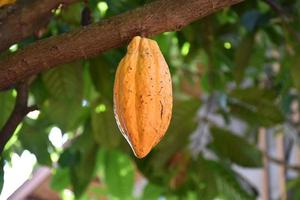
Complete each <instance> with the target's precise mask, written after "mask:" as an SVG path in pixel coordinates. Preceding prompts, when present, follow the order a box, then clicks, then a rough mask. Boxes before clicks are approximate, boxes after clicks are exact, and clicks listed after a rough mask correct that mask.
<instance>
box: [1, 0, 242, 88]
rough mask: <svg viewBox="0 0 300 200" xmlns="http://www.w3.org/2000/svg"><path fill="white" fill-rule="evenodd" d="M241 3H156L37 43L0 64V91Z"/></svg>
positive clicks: (217, 0)
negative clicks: (57, 68)
mask: <svg viewBox="0 0 300 200" xmlns="http://www.w3.org/2000/svg"><path fill="white" fill-rule="evenodd" d="M242 1H243V0H176V1H174V0H157V1H154V2H151V3H149V4H146V5H145V6H143V7H140V8H137V9H135V10H132V11H128V12H126V13H123V14H120V15H117V16H114V17H112V18H110V19H107V20H102V21H101V22H99V23H96V24H91V25H89V26H85V27H82V28H79V29H77V30H75V31H72V32H69V33H65V34H62V35H59V36H55V37H51V38H48V39H44V40H40V41H38V42H35V43H34V44H32V45H29V46H27V47H26V48H24V49H23V50H20V51H18V52H17V53H16V54H13V55H10V56H9V57H7V58H6V59H4V60H1V61H0V90H1V89H3V88H7V87H8V86H10V85H12V84H14V83H16V82H19V81H21V80H24V79H26V78H27V77H29V76H32V75H34V74H38V73H40V72H42V71H45V70H47V69H49V68H52V67H55V66H57V65H60V64H63V63H68V62H71V61H74V60H79V59H84V58H88V57H92V56H95V55H98V54H100V53H102V52H103V51H106V50H109V49H112V48H116V47H119V46H121V45H122V44H124V43H125V42H128V41H129V40H130V39H131V38H133V37H134V36H136V35H145V36H153V35H157V34H159V33H162V32H165V31H177V30H180V29H181V28H182V27H184V26H186V25H188V24H189V23H191V22H193V21H195V20H197V19H199V18H203V17H205V16H207V15H209V14H212V13H214V12H216V11H218V10H220V9H222V8H224V7H227V6H231V5H233V4H236V3H239V2H242ZM0 43H1V41H0Z"/></svg>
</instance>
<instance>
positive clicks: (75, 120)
mask: <svg viewBox="0 0 300 200" xmlns="http://www.w3.org/2000/svg"><path fill="white" fill-rule="evenodd" d="M89 111H90V110H89V108H87V107H82V106H81V103H79V102H75V101H60V100H56V99H49V100H48V101H47V102H45V104H44V105H43V107H42V112H44V113H45V115H46V116H47V118H48V120H49V121H51V122H52V123H53V124H55V125H57V126H58V127H59V128H60V129H62V130H63V132H67V131H72V130H74V129H76V128H77V127H78V126H79V125H80V124H81V123H82V122H83V121H84V119H86V118H87V117H88V115H89Z"/></svg>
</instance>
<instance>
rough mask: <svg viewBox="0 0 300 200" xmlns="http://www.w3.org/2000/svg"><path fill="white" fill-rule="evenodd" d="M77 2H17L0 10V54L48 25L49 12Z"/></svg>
mask: <svg viewBox="0 0 300 200" xmlns="http://www.w3.org/2000/svg"><path fill="white" fill-rule="evenodd" d="M75 1H78V0H33V1H31V2H30V3H28V1H24V2H23V1H18V3H16V4H14V5H9V6H5V7H4V8H1V9H0V52H1V51H3V50H5V49H7V48H8V47H9V46H11V45H12V44H14V43H16V42H19V41H21V40H22V39H24V38H27V37H29V36H31V35H33V34H34V33H36V32H37V31H39V30H40V29H41V28H42V27H44V26H45V25H47V24H48V22H49V20H50V17H51V15H52V13H51V10H52V9H54V8H57V7H58V6H59V5H60V4H70V3H73V2H75Z"/></svg>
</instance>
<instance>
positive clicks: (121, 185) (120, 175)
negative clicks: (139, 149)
mask: <svg viewBox="0 0 300 200" xmlns="http://www.w3.org/2000/svg"><path fill="white" fill-rule="evenodd" d="M104 166H105V170H104V173H105V183H106V185H107V187H108V190H109V192H110V193H111V194H112V195H113V196H115V197H119V198H121V199H128V198H130V197H131V196H132V192H133V185H134V167H133V163H132V161H131V160H130V159H129V157H128V156H126V155H125V154H123V153H121V152H118V151H114V150H109V151H107V152H106V155H105V158H104Z"/></svg>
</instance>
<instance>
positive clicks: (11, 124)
mask: <svg viewBox="0 0 300 200" xmlns="http://www.w3.org/2000/svg"><path fill="white" fill-rule="evenodd" d="M16 90H17V97H16V102H15V107H14V109H13V111H12V113H11V115H10V116H9V118H8V120H7V121H6V123H5V124H4V126H3V128H2V129H1V130H0V154H1V153H2V151H3V149H4V147H5V145H6V143H7V142H8V141H9V139H10V138H11V136H12V135H13V134H14V132H15V130H16V128H17V126H18V125H19V124H20V123H21V122H22V120H23V119H24V117H25V116H26V115H27V114H28V113H29V112H31V111H34V110H37V109H38V108H37V106H28V105H27V104H28V84H27V83H24V82H22V83H20V84H18V85H17V88H16Z"/></svg>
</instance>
